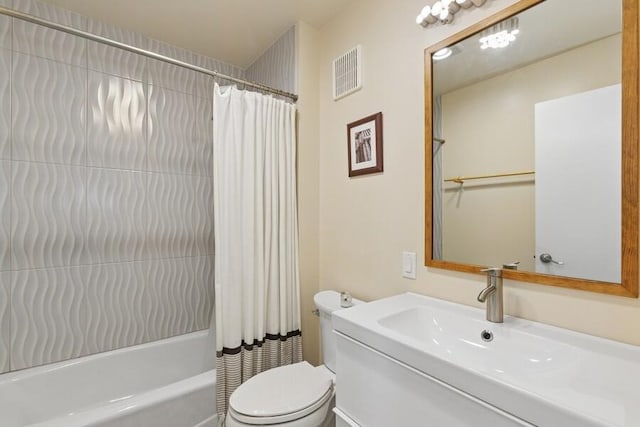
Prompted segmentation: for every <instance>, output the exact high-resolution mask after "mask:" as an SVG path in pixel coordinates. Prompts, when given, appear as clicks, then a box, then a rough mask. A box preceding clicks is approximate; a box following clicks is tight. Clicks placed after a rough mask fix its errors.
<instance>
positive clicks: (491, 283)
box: [478, 267, 504, 323]
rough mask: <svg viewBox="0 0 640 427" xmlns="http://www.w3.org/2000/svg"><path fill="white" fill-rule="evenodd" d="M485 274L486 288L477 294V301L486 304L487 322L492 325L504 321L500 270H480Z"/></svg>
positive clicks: (493, 268) (496, 268) (495, 268)
mask: <svg viewBox="0 0 640 427" xmlns="http://www.w3.org/2000/svg"><path fill="white" fill-rule="evenodd" d="M480 271H482V272H483V273H487V287H486V288H484V289H483V290H481V291H480V293H479V294H478V301H480V302H486V303H487V320H488V321H489V322H494V323H502V322H503V321H504V315H503V304H502V269H501V268H498V267H492V268H485V269H484V270H480Z"/></svg>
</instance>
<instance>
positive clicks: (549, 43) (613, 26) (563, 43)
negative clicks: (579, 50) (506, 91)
mask: <svg viewBox="0 0 640 427" xmlns="http://www.w3.org/2000/svg"><path fill="white" fill-rule="evenodd" d="M603 3H605V2H604V1H603V0H547V1H545V2H544V3H541V4H539V5H537V6H535V7H533V8H531V9H529V10H527V11H525V12H523V13H521V14H519V15H518V18H519V20H520V25H519V26H520V34H518V37H517V39H516V42H515V43H513V45H511V46H509V47H507V48H505V49H496V50H493V49H487V50H485V51H483V50H480V43H479V41H478V40H479V38H480V37H481V35H480V34H477V35H474V36H472V37H469V38H468V39H466V40H463V41H461V42H460V43H458V44H457V45H456V50H457V53H456V54H454V55H451V56H450V57H449V58H447V59H444V60H442V61H437V62H435V63H434V71H435V72H434V93H435V94H436V95H437V94H442V93H447V92H449V91H451V90H454V89H457V88H460V87H464V86H467V85H470V84H472V83H475V82H477V81H480V80H483V79H486V78H489V77H491V76H495V75H498V74H501V73H504V72H507V71H509V70H512V69H514V68H518V67H522V66H524V65H526V64H529V63H532V62H535V61H539V60H541V59H544V58H548V57H550V56H553V55H557V54H559V53H561V52H564V51H567V50H569V49H573V48H575V47H577V46H581V45H584V44H587V43H590V42H593V41H595V40H599V39H602V38H605V37H608V36H611V35H613V34H617V33H620V31H621V29H622V22H621V20H622V2H620V1H614V2H612V1H608V2H606V7H603Z"/></svg>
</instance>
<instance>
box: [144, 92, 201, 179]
mask: <svg viewBox="0 0 640 427" xmlns="http://www.w3.org/2000/svg"><path fill="white" fill-rule="evenodd" d="M148 96H149V107H148V114H149V146H148V149H147V154H148V170H151V171H158V172H168V173H193V172H194V171H195V161H196V156H197V152H196V145H195V144H194V142H193V139H194V136H195V123H196V111H195V109H196V98H195V97H194V96H192V95H188V94H185V93H181V92H176V91H173V90H169V89H164V88H161V87H157V86H150V87H149V95H148Z"/></svg>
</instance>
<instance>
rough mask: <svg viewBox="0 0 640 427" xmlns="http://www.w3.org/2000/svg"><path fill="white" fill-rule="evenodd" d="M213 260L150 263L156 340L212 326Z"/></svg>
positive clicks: (152, 327)
mask: <svg viewBox="0 0 640 427" xmlns="http://www.w3.org/2000/svg"><path fill="white" fill-rule="evenodd" d="M211 271H212V270H211V258H210V257H194V258H177V259H166V260H154V261H148V262H147V270H146V277H147V280H149V284H148V289H149V299H150V301H151V307H152V308H151V316H150V318H149V324H148V325H147V329H148V331H149V338H150V339H152V340H155V339H162V338H167V337H170V336H174V335H179V334H183V333H186V332H189V331H195V330H198V329H204V328H206V327H208V326H209V315H210V313H211V304H212V298H211V293H210V292H211V283H209V282H211V281H212V275H211Z"/></svg>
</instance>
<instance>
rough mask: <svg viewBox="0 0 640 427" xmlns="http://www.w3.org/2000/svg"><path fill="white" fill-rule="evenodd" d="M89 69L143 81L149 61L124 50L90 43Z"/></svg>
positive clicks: (88, 47)
mask: <svg viewBox="0 0 640 427" xmlns="http://www.w3.org/2000/svg"><path fill="white" fill-rule="evenodd" d="M87 55H88V64H89V69H91V70H96V71H101V72H104V73H107V74H112V75H114V76H119V77H124V78H127V79H133V80H138V81H143V80H144V79H145V77H146V66H147V59H146V57H144V56H142V55H138V54H135V53H132V52H129V51H126V50H123V49H118V48H115V47H112V46H108V45H106V44H103V43H98V42H93V41H89V42H88V44H87Z"/></svg>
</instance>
